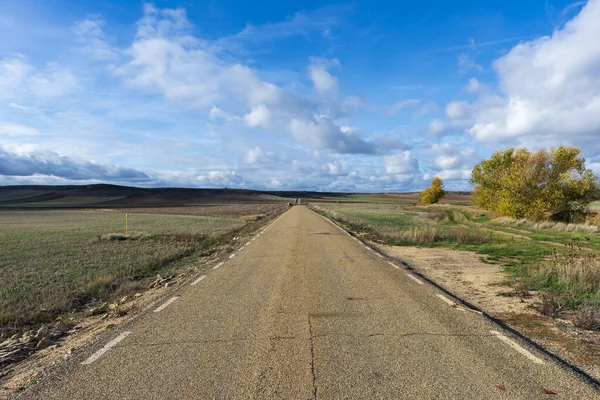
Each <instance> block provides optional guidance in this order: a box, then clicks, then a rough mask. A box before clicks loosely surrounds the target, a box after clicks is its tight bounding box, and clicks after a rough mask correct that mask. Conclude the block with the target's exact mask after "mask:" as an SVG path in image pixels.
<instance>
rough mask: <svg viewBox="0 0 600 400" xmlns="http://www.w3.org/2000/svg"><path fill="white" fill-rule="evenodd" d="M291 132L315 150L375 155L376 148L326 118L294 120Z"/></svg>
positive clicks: (291, 124) (291, 123)
mask: <svg viewBox="0 0 600 400" xmlns="http://www.w3.org/2000/svg"><path fill="white" fill-rule="evenodd" d="M290 130H291V132H292V134H293V135H294V136H295V137H296V139H297V140H298V141H299V142H301V143H304V144H306V145H308V146H309V147H311V148H313V149H315V150H319V149H321V150H333V151H335V152H338V153H343V154H374V153H376V151H377V148H376V146H375V145H374V144H373V143H371V142H367V141H365V140H363V139H361V138H359V137H358V136H356V135H354V134H353V133H352V132H349V131H347V130H345V132H344V129H343V127H340V126H339V125H336V124H335V123H333V121H331V120H330V119H329V118H327V117H325V116H322V115H321V116H317V117H315V118H314V119H313V120H300V119H293V120H292V121H291V122H290Z"/></svg>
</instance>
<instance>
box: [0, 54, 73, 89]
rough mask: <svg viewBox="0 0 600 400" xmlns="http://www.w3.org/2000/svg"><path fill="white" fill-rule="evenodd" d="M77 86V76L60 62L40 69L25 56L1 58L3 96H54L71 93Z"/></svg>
mask: <svg viewBox="0 0 600 400" xmlns="http://www.w3.org/2000/svg"><path fill="white" fill-rule="evenodd" d="M76 87H77V80H76V78H75V76H74V75H73V74H72V73H71V72H70V71H68V70H66V69H64V68H62V67H61V66H60V65H58V64H54V63H50V64H47V65H46V68H45V69H44V70H41V71H40V70H38V69H37V68H35V67H33V66H32V65H30V64H29V63H28V62H27V59H26V58H25V57H23V56H16V57H11V58H6V59H3V60H0V99H1V98H10V99H14V98H22V97H24V96H26V97H34V98H53V97H59V96H63V95H66V94H69V93H71V92H72V91H73V90H74V89H75V88H76Z"/></svg>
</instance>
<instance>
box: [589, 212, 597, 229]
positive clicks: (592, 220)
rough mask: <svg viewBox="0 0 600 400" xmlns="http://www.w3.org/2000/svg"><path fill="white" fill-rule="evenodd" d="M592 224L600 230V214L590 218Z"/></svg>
mask: <svg viewBox="0 0 600 400" xmlns="http://www.w3.org/2000/svg"><path fill="white" fill-rule="evenodd" d="M589 222H590V224H591V225H594V226H596V227H597V228H599V229H600V213H597V214H596V215H595V216H594V217H592V218H590V221H589Z"/></svg>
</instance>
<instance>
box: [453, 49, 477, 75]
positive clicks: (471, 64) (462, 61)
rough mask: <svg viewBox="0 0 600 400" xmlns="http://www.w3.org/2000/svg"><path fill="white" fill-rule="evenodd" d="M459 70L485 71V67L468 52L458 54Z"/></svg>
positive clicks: (463, 71) (464, 71)
mask: <svg viewBox="0 0 600 400" xmlns="http://www.w3.org/2000/svg"><path fill="white" fill-rule="evenodd" d="M458 70H459V72H461V73H466V72H468V71H470V70H475V71H479V72H481V71H483V67H482V66H481V65H479V64H477V63H476V62H475V61H474V60H473V59H472V58H471V57H470V56H469V55H468V54H467V53H460V54H459V55H458Z"/></svg>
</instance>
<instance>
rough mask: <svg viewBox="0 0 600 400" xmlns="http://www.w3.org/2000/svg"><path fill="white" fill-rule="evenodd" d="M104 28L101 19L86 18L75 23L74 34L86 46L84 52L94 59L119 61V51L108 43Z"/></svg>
mask: <svg viewBox="0 0 600 400" xmlns="http://www.w3.org/2000/svg"><path fill="white" fill-rule="evenodd" d="M103 26H104V20H103V19H102V18H100V17H94V18H86V19H84V20H81V21H77V22H76V23H75V25H74V26H73V32H74V33H75V35H76V36H77V37H78V38H79V41H80V42H81V43H83V44H84V45H85V46H84V51H87V52H88V53H89V54H90V56H91V57H92V58H93V59H96V60H105V61H113V60H116V59H118V58H119V56H120V54H119V52H118V50H116V49H115V48H112V47H111V46H110V45H108V43H106V40H105V38H104V32H103V31H102V27H103Z"/></svg>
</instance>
